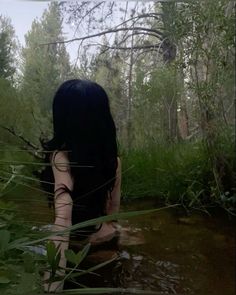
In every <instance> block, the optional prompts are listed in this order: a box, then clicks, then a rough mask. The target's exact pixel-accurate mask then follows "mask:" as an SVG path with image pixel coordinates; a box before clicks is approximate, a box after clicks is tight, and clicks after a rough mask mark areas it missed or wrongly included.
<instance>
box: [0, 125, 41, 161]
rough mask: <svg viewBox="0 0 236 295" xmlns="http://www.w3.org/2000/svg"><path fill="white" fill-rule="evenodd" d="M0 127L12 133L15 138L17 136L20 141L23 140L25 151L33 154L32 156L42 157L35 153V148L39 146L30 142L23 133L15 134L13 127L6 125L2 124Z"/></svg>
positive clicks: (37, 148)
mask: <svg viewBox="0 0 236 295" xmlns="http://www.w3.org/2000/svg"><path fill="white" fill-rule="evenodd" d="M0 127H1V128H2V129H4V130H6V131H8V132H9V133H11V134H12V135H14V136H15V137H16V138H18V139H20V140H21V141H23V142H24V143H25V144H26V147H25V148H26V149H27V151H28V152H30V153H31V154H32V155H34V157H36V158H38V159H42V157H41V156H39V155H38V153H37V150H39V147H38V146H36V145H35V144H33V143H32V142H30V141H29V140H28V139H26V138H25V137H24V136H23V135H21V134H17V133H16V131H15V130H14V128H13V127H6V126H3V125H0ZM32 149H33V150H35V151H33V150H32Z"/></svg>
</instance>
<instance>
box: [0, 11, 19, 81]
mask: <svg viewBox="0 0 236 295" xmlns="http://www.w3.org/2000/svg"><path fill="white" fill-rule="evenodd" d="M16 49H17V41H16V37H15V31H14V28H13V26H12V24H11V21H10V19H9V18H7V17H4V16H2V15H0V77H2V78H5V79H10V80H12V79H13V75H14V73H15V71H16V68H15V53H16Z"/></svg>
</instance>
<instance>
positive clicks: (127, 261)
mask: <svg viewBox="0 0 236 295" xmlns="http://www.w3.org/2000/svg"><path fill="white" fill-rule="evenodd" d="M21 195H22V194H21ZM29 195H30V196H31V197H30V198H29ZM25 197H27V199H28V200H25V201H24V200H21V206H20V207H21V208H22V211H21V214H22V215H25V218H26V219H28V220H35V221H36V223H37V222H38V224H45V223H50V222H51V221H52V218H51V211H49V210H48V208H47V204H46V203H45V202H44V201H43V202H41V201H40V202H38V201H37V200H42V197H41V196H40V195H39V194H38V193H32V191H31V194H29V193H25V194H24V198H25ZM40 198H41V199H40ZM17 203H18V201H17ZM154 207H156V205H155V200H151V201H150V200H149V201H147V200H134V201H133V202H132V203H131V202H129V204H127V203H126V204H123V207H122V211H127V210H139V209H142V210H143V209H149V208H154ZM24 212H25V213H24ZM234 223H235V222H234V221H232V220H229V219H228V217H227V216H225V215H222V214H220V213H218V214H217V215H215V216H211V217H210V216H208V215H206V214H202V213H196V212H195V213H192V214H191V216H186V214H185V212H184V211H183V210H180V209H176V208H175V209H174V208H172V209H165V210H163V211H159V212H157V213H155V214H149V215H145V216H140V217H135V218H132V219H130V220H125V221H121V222H120V224H121V226H122V230H121V237H120V240H119V245H118V246H117V244H116V245H115V247H113V246H111V248H110V249H108V248H106V249H102V250H99V251H95V253H93V254H92V255H94V256H90V258H89V259H90V262H91V258H92V259H94V261H95V260H96V259H97V261H98V262H99V259H100V260H101V261H102V260H104V259H105V258H110V257H112V255H113V254H114V253H115V252H116V253H118V255H119V258H118V260H117V261H116V262H113V263H112V264H111V265H108V266H106V267H105V268H104V269H103V270H101V271H100V275H101V276H100V277H99V276H96V275H92V276H90V278H89V279H88V278H87V279H86V280H85V283H86V285H90V287H95V286H103V287H105V286H109V287H111V286H114V287H125V288H128V287H132V288H137V289H143V290H153V291H158V292H161V293H160V294H167V295H168V294H179V295H182V294H184V295H185V294H186V295H235V294H236V293H235V273H236V264H235V232H234ZM99 255H100V256H99ZM144 294H145V293H144Z"/></svg>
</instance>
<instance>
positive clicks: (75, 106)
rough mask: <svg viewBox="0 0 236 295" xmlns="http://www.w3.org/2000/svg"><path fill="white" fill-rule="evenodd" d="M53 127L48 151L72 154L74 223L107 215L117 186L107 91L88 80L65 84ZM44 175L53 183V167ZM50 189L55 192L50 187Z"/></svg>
mask: <svg viewBox="0 0 236 295" xmlns="http://www.w3.org/2000/svg"><path fill="white" fill-rule="evenodd" d="M53 127H54V135H53V138H52V140H50V141H49V142H47V143H45V144H44V148H45V149H46V150H47V151H52V152H54V151H60V150H61V151H68V158H69V161H70V163H71V165H70V169H71V174H72V177H73V179H74V188H73V191H70V190H69V189H68V188H65V190H67V191H68V192H69V193H70V194H71V196H72V199H73V214H72V223H73V224H75V223H78V222H81V221H84V220H88V219H91V218H96V217H99V216H102V215H105V214H106V213H105V204H106V200H107V197H108V196H109V193H110V192H111V191H112V189H113V187H114V183H115V176H116V169H117V142H116V128H115V124H114V121H113V118H112V115H111V111H110V106H109V99H108V96H107V94H106V92H105V91H104V89H103V88H102V87H101V86H100V85H98V84H97V83H95V82H92V81H88V80H78V79H75V80H69V81H66V82H64V83H63V84H62V85H61V86H60V87H59V89H58V90H57V92H56V94H55V97H54V101H53ZM46 155H47V161H49V154H48V153H47V154H46ZM51 155H52V154H51ZM54 155H55V152H54ZM52 161H53V160H52ZM58 169H60V167H58ZM43 174H44V179H45V178H47V179H48V180H49V181H50V180H53V179H52V177H53V176H52V169H51V167H50V166H48V167H47V168H46V169H45V171H44V173H43ZM46 189H47V190H51V191H52V188H51V189H49V186H47V188H46Z"/></svg>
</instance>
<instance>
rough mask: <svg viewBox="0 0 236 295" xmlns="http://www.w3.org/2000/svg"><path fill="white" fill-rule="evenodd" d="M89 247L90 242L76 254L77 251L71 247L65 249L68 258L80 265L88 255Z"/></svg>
mask: <svg viewBox="0 0 236 295" xmlns="http://www.w3.org/2000/svg"><path fill="white" fill-rule="evenodd" d="M89 249H90V244H87V245H86V246H85V247H84V248H83V249H82V250H81V251H79V252H78V253H77V254H75V252H74V251H73V250H71V249H68V250H65V256H66V259H67V260H68V261H69V262H71V263H73V264H75V265H79V264H80V263H81V262H82V261H83V260H84V258H85V257H86V256H87V254H88V251H89Z"/></svg>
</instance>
